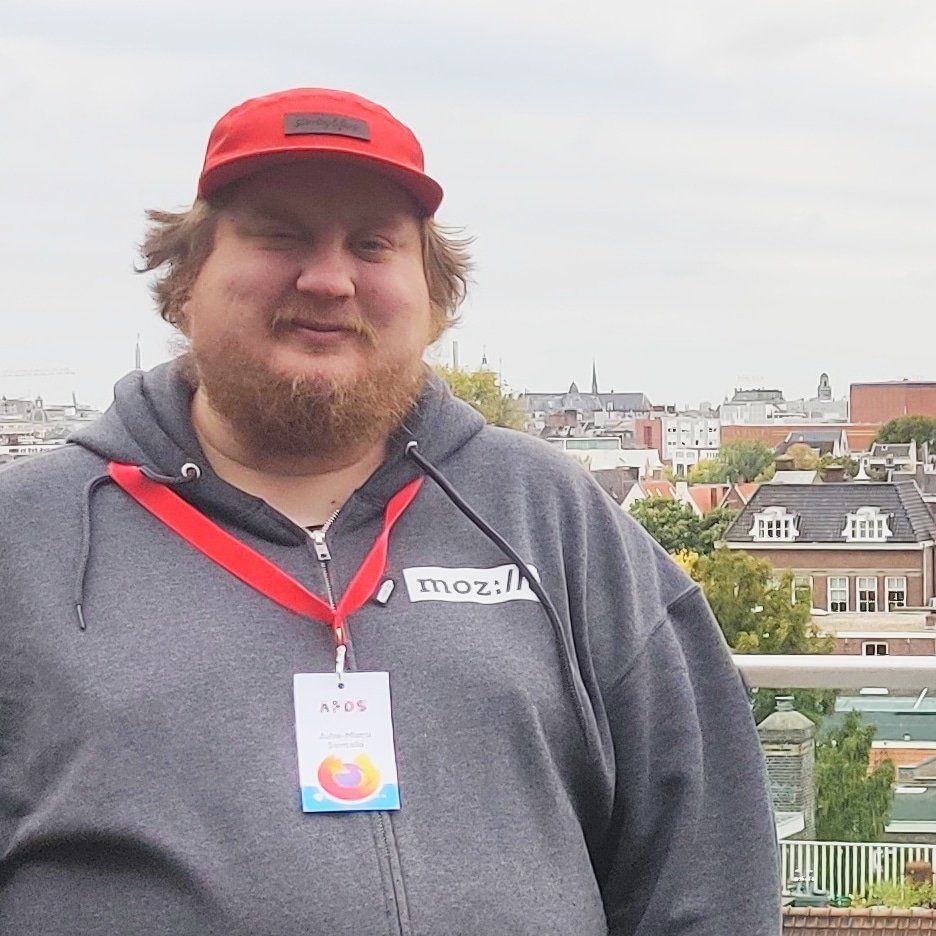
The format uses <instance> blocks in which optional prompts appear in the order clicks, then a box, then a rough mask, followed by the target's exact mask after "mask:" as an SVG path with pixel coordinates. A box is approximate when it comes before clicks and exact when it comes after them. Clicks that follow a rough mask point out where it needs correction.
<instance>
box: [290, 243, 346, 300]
mask: <svg viewBox="0 0 936 936" xmlns="http://www.w3.org/2000/svg"><path fill="white" fill-rule="evenodd" d="M296 289H297V290H298V291H299V292H302V293H306V294H308V295H311V296H319V297H322V298H325V299H347V298H350V297H351V296H353V295H354V275H353V269H352V263H351V258H350V257H349V256H348V254H347V252H346V251H345V250H344V249H343V246H342V245H341V244H340V243H337V242H336V243H320V244H317V245H316V247H315V248H314V249H313V250H310V251H308V252H307V253H306V254H305V255H304V256H303V257H302V265H301V268H300V270H299V276H298V277H297V279H296Z"/></svg>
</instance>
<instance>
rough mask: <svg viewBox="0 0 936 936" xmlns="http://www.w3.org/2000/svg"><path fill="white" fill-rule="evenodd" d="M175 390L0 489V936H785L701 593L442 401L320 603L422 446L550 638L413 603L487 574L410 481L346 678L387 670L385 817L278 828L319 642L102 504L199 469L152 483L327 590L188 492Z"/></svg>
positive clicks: (344, 548)
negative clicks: (509, 554) (108, 470)
mask: <svg viewBox="0 0 936 936" xmlns="http://www.w3.org/2000/svg"><path fill="white" fill-rule="evenodd" d="M189 397H190V391H189V389H188V387H187V386H186V384H185V383H184V381H183V380H182V379H181V377H180V376H179V375H178V373H177V371H176V368H175V367H174V366H172V365H164V366H162V367H159V368H156V369H155V370H154V371H151V372H149V373H145V374H144V373H133V374H130V375H129V376H127V377H126V378H124V379H123V380H122V381H121V382H120V383H119V384H118V385H117V388H116V399H115V402H114V404H113V406H112V407H111V408H110V409H109V410H108V412H107V413H106V414H105V416H104V417H103V418H102V419H101V420H99V421H98V422H97V423H96V424H95V425H93V426H92V427H90V428H89V429H86V430H83V431H82V432H80V433H79V434H77V435H76V436H75V437H74V438H73V439H72V444H69V445H67V446H65V447H63V449H62V450H60V451H57V452H55V453H53V454H49V455H45V456H42V457H40V458H36V459H34V460H31V461H28V462H25V463H20V464H16V465H14V466H12V467H10V468H8V469H6V470H4V471H3V472H0V932H2V933H4V934H7V933H9V934H16V936H32V934H35V936H39V934H42V936H58V934H66V933H67V934H82V936H118V934H119V936H132V934H144V933H146V934H153V933H157V934H167V936H188V934H192V936H195V934H199V936H201V934H224V936H241V934H244V936H246V934H253V936H274V934H275V936H299V934H302V936H308V934H322V936H326V934H327V936H344V934H366V936H381V934H387V936H391V934H420V936H442V934H445V936H453V934H465V936H476V934H495V933H496V934H518V936H526V934H529V936H533V934H536V936H547V934H557V936H558V934H563V936H572V934H576V936H598V934H605V933H613V934H629V936H725V934H732V936H775V934H777V933H779V929H780V928H779V910H778V902H779V897H778V874H777V868H776V855H775V839H774V831H773V820H772V814H771V809H770V804H769V800H768V797H767V794H766V784H765V777H764V772H763V766H762V760H761V754H760V749H759V747H758V743H757V738H756V734H755V731H754V726H753V723H752V719H751V714H750V709H749V706H748V704H747V701H746V697H745V693H744V690H743V687H742V685H741V683H740V680H739V678H738V675H737V673H736V671H735V669H734V667H733V666H732V665H731V661H730V658H729V656H728V653H727V650H726V647H725V644H724V641H723V639H722V637H721V634H720V632H719V630H718V628H717V626H716V624H715V623H714V621H713V619H712V616H711V614H710V612H709V610H708V608H707V607H706V604H705V602H704V600H703V598H702V597H701V595H700V593H699V590H698V589H697V587H696V586H695V585H694V584H693V583H692V582H690V581H689V580H688V579H687V578H686V577H685V576H684V575H683V574H682V573H681V572H680V571H679V569H678V568H677V567H676V566H675V565H674V564H673V563H672V562H671V561H670V560H669V559H668V557H667V556H666V555H665V554H664V553H663V552H662V551H661V550H660V549H659V548H658V547H657V546H656V545H655V544H654V543H653V542H652V541H651V540H650V539H649V538H648V537H647V536H646V535H645V534H644V533H643V532H642V530H640V528H639V527H638V526H637V525H636V524H634V523H633V522H632V521H631V520H630V518H629V517H627V516H626V515H625V514H624V512H623V511H621V509H620V508H619V507H617V506H616V505H615V504H614V503H613V502H612V501H611V500H610V499H608V498H607V497H606V496H605V495H604V494H603V493H602V492H601V491H600V490H599V489H598V488H597V486H596V485H595V484H593V483H592V481H591V480H590V478H589V477H588V476H587V474H586V472H584V471H582V470H581V469H580V468H579V467H577V466H576V465H575V464H574V463H572V462H571V460H569V459H568V458H567V457H566V456H565V455H563V454H562V453H559V452H555V451H553V450H552V449H550V448H549V447H548V446H547V445H544V444H543V443H541V442H539V441H537V440H534V439H530V438H528V437H526V436H523V435H521V434H519V433H514V432H510V431H506V430H499V429H495V428H490V427H486V426H484V425H483V421H482V420H481V418H480V417H479V416H478V415H477V414H476V413H475V412H474V411H473V410H472V409H470V408H469V407H467V406H466V405H464V404H462V403H461V402H459V401H457V400H454V399H452V397H451V396H450V395H449V394H448V392H447V391H446V390H445V389H444V387H443V386H442V385H440V384H439V383H438V382H436V381H435V380H434V379H431V380H430V381H429V382H428V383H427V386H426V389H425V392H424V394H423V396H422V398H421V400H420V402H419V404H418V406H417V407H416V408H415V410H414V412H413V413H412V414H411V416H410V418H409V419H408V420H407V423H406V427H405V428H404V429H403V430H401V431H400V432H399V433H398V434H397V436H395V437H394V439H393V443H392V445H391V453H390V456H389V457H388V459H387V461H386V463H385V464H384V465H383V466H382V467H381V468H380V469H379V470H378V471H377V472H376V473H375V474H374V475H373V476H372V477H371V478H370V480H369V481H368V482H367V483H366V484H365V485H364V486H363V487H362V488H361V489H360V490H359V491H358V492H357V493H356V494H355V495H354V496H353V497H352V498H351V499H350V501H349V502H348V503H347V504H346V505H345V507H344V508H343V509H342V511H341V513H340V515H339V517H338V519H337V520H336V522H335V523H334V525H333V527H332V528H331V529H330V531H329V534H328V540H329V547H330V551H331V554H332V557H333V558H332V562H331V572H332V576H333V579H334V580H335V585H336V588H337V590H338V591H339V593H340V592H341V591H342V590H343V589H344V587H345V586H346V584H347V582H348V580H349V577H350V576H351V575H352V574H353V572H354V571H355V570H356V569H357V567H358V565H359V564H360V562H361V560H362V558H363V556H364V554H365V553H366V551H367V550H368V549H369V547H370V546H371V544H372V543H373V540H374V538H375V536H376V534H377V532H378V530H379V529H380V523H381V518H382V511H383V507H384V505H385V503H386V501H387V499H388V497H389V496H390V495H392V494H393V493H394V492H396V491H397V490H399V489H400V488H401V487H402V486H403V485H404V484H405V483H406V482H407V481H409V480H410V479H412V478H414V477H416V476H417V475H418V474H419V473H420V469H419V468H418V467H417V466H416V465H415V464H413V462H412V461H411V460H409V459H407V458H406V457H405V455H404V446H405V443H406V442H407V441H410V440H412V439H415V440H417V441H418V443H419V449H420V451H421V452H422V453H423V455H425V456H426V457H427V458H428V459H429V460H430V461H432V462H433V463H435V464H436V465H437V466H438V467H439V468H440V469H441V471H442V472H443V473H444V474H445V475H446V476H447V477H448V479H449V480H450V481H451V482H452V483H453V484H454V485H455V487H456V488H457V489H458V490H459V492H460V493H461V494H462V495H463V496H464V498H465V499H466V500H467V501H468V502H469V503H470V504H471V505H473V507H474V508H475V509H476V510H477V511H478V512H479V513H480V514H481V516H482V517H483V518H484V519H485V520H486V521H487V522H488V523H490V524H491V525H492V526H494V527H495V528H496V529H497V530H498V531H499V532H500V533H501V534H502V535H503V536H504V537H506V539H507V540H508V541H509V542H510V543H511V544H512V545H513V546H514V547H515V548H516V549H518V550H519V552H520V554H521V555H522V556H523V557H524V558H525V559H526V560H527V561H528V562H529V563H531V564H532V565H534V566H535V567H536V569H537V570H538V573H539V576H540V579H541V581H542V584H543V586H544V588H545V590H546V591H547V593H548V594H549V596H550V597H551V599H552V601H553V602H554V603H555V605H556V608H557V609H558V612H559V616H560V620H561V627H562V628H563V631H564V634H563V635H562V639H559V635H557V634H556V633H555V631H554V629H553V627H552V626H551V624H550V621H549V618H548V617H547V615H546V614H545V613H544V607H543V606H542V605H541V604H540V603H539V602H537V601H530V600H504V601H501V602H498V603H491V604H485V603H481V602H480V601H478V595H477V594H476V593H472V594H468V595H464V596H462V595H459V596H458V599H457V600H453V599H452V596H451V595H450V594H449V595H446V594H445V592H446V586H445V584H444V582H442V583H441V584H440V583H439V582H432V581H428V584H427V581H423V583H422V585H421V586H420V585H419V584H415V585H413V586H412V587H414V588H415V589H416V592H415V593H414V592H413V591H412V590H411V587H410V586H408V585H407V582H406V577H405V576H404V570H406V569H413V568H417V567H426V566H435V567H441V568H443V569H448V568H452V569H469V570H472V569H474V570H485V569H490V568H493V567H496V566H502V565H504V564H506V563H509V560H508V559H506V558H505V557H504V555H503V553H501V552H500V550H499V549H498V548H497V547H496V546H495V545H494V543H493V542H492V541H491V540H490V539H489V538H488V537H486V536H485V535H483V534H482V533H481V532H480V531H479V530H478V529H477V528H475V527H474V526H473V525H472V524H471V523H469V521H468V520H467V519H465V517H464V516H463V515H462V514H461V513H459V512H458V511H457V510H456V509H455V507H454V506H453V505H452V504H451V503H450V501H449V500H448V499H447V498H446V497H445V496H444V495H443V493H442V492H441V490H440V489H439V487H438V486H437V485H436V484H434V483H433V482H432V481H431V480H429V479H427V480H426V481H425V483H424V484H423V486H422V489H421V490H420V492H419V494H418V496H417V498H416V500H415V501H414V503H413V505H412V506H411V507H410V508H409V510H407V512H406V513H405V514H404V515H403V517H402V518H401V519H400V521H399V522H398V524H397V526H396V527H395V528H394V530H393V534H392V537H391V542H390V553H389V562H388V568H387V578H392V579H393V580H394V582H395V585H396V587H395V589H394V591H393V593H392V595H391V597H390V600H389V601H388V602H387V604H386V605H385V606H382V605H380V604H378V603H376V602H371V603H368V604H367V605H365V606H364V607H363V608H362V609H361V610H360V611H359V612H358V613H357V614H355V615H354V616H353V617H352V618H351V619H350V622H349V629H350V641H351V656H350V664H351V666H352V668H355V669H360V670H385V671H389V673H390V681H391V690H392V696H393V708H394V712H393V715H394V728H395V736H396V747H397V761H398V769H399V780H400V789H401V795H402V799H403V808H402V809H401V810H400V811H399V812H394V813H380V812H370V813H368V812H355V813H343V814H305V813H303V812H301V810H300V808H299V797H298V786H299V782H298V772H297V762H296V746H295V735H294V724H293V708H292V677H293V674H295V673H303V672H309V673H311V672H328V671H329V670H331V669H333V667H334V650H333V642H332V638H331V636H330V634H329V633H328V631H327V629H326V628H325V627H323V626H322V625H321V624H318V623H316V622H314V621H310V620H307V619H305V618H302V617H299V616H298V615H295V614H292V613H290V612H288V611H286V610H283V609H282V608H280V607H279V606H277V605H275V604H274V603H272V602H271V601H270V600H269V599H267V598H266V597H264V596H262V595H260V594H259V593H257V592H255V591H253V590H251V589H250V588H249V587H247V586H246V585H244V584H243V583H241V582H240V581H238V580H236V579H234V578H233V577H232V576H231V575H229V574H228V573H227V572H225V571H223V570H222V569H220V568H219V567H218V566H216V565H214V564H213V563H212V562H211V561H210V560H208V559H207V558H205V557H204V556H202V555H201V554H199V553H197V552H196V551H195V550H194V549H193V548H192V547H191V546H190V545H188V544H187V543H186V542H184V541H183V540H182V539H180V538H179V537H178V536H177V535H176V534H174V533H172V532H171V531H170V530H169V529H168V528H167V527H165V526H164V525H163V524H162V523H161V522H160V521H159V520H158V519H156V518H155V517H153V516H151V515H150V514H148V513H146V512H145V511H144V510H143V509H142V508H141V507H140V506H138V505H137V504H136V503H135V502H134V501H132V500H131V499H130V498H129V497H128V496H127V495H126V494H125V493H124V492H123V491H121V490H120V489H118V488H117V487H115V486H114V485H113V484H112V483H110V482H108V481H106V480H103V481H102V480H101V479H102V478H103V476H104V473H105V466H106V462H107V461H108V460H116V461H123V462H132V463H134V464H139V465H145V466H148V467H149V468H150V469H152V470H153V471H155V472H158V473H160V474H162V475H166V476H172V477H178V476H179V474H180V468H181V466H182V465H183V464H184V463H186V462H194V463H196V464H198V465H200V466H201V468H202V475H201V477H200V478H199V479H198V480H194V481H190V482H188V483H184V484H179V485H177V487H176V489H177V491H178V492H179V493H180V494H181V495H182V496H183V497H185V498H186V499H187V500H189V501H190V502H191V503H192V504H194V505H196V506H197V507H198V508H199V509H200V510H201V511H203V512H204V513H205V514H207V515H209V516H210V517H212V518H213V519H214V520H215V521H216V522H218V523H220V524H221V525H222V526H224V527H225V528H226V529H228V530H229V531H230V532H233V533H234V534H235V535H236V536H237V537H238V538H239V539H241V540H242V541H243V542H245V543H247V544H248V545H249V546H251V547H252V548H254V549H255V550H257V551H258V552H260V553H262V554H264V555H265V556H267V557H268V558H269V559H271V560H272V561H273V562H275V563H276V564H277V565H279V566H280V567H281V568H283V569H284V570H285V571H287V572H288V573H290V574H291V575H293V576H294V577H295V578H297V579H299V580H300V581H302V582H303V583H304V584H305V585H306V586H307V587H308V588H310V589H311V590H313V591H315V592H316V593H318V594H323V577H322V572H321V569H320V567H319V564H318V562H317V561H316V560H315V556H314V554H313V551H312V549H311V544H310V542H309V538H308V536H307V535H306V533H305V532H304V531H303V530H301V529H299V528H298V527H296V526H294V525H293V524H292V523H291V522H290V521H289V520H287V519H286V518H285V517H283V516H281V515H280V514H278V513H277V512H276V511H274V510H273V509H272V508H270V507H269V506H268V505H266V504H265V503H263V502H262V501H260V500H258V499H256V498H254V497H251V496H248V495H246V494H245V493H243V492H241V491H239V490H237V489H235V488H233V487H231V486H230V485H228V484H226V483H225V482H223V481H221V480H220V479H219V478H218V477H217V476H216V475H214V474H213V472H212V471H211V469H210V467H209V466H208V464H207V462H206V460H205V458H204V455H203V454H202V452H201V450H200V448H199V445H198V442H197V440H196V438H195V436H194V433H193V431H192V428H191V424H190V422H189V415H188V410H189ZM440 574H441V576H442V579H445V573H444V572H443V573H440ZM440 581H441V580H440ZM420 588H421V589H422V590H424V591H425V590H429V589H431V590H432V591H433V595H432V597H430V598H429V599H428V600H425V599H426V595H424V594H423V595H420V594H418V592H419V590H420ZM435 592H438V600H436V596H435V594H434V593H435ZM414 597H416V598H421V599H423V600H413V598H414ZM78 605H80V608H81V612H82V614H81V619H80V620H79V615H78V613H77V610H76V606H78Z"/></svg>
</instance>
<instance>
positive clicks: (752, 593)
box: [690, 549, 835, 722]
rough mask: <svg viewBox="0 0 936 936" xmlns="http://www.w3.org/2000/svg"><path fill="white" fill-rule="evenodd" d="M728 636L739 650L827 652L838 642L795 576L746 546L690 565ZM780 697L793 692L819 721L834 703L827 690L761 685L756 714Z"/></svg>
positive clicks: (766, 711)
mask: <svg viewBox="0 0 936 936" xmlns="http://www.w3.org/2000/svg"><path fill="white" fill-rule="evenodd" d="M690 574H691V575H692V577H693V578H694V579H695V580H696V581H697V582H699V584H700V585H701V586H702V590H703V591H704V592H705V597H706V598H707V599H708V603H709V605H710V606H711V608H712V613H713V614H714V615H715V619H716V620H717V621H718V623H719V625H720V627H721V629H722V632H723V633H724V635H725V640H727V641H728V645H729V646H730V647H731V649H732V650H733V651H734V652H735V653H829V652H831V651H832V649H833V646H834V640H832V639H831V638H829V637H821V636H820V635H819V631H818V628H817V627H816V625H815V624H814V623H813V620H812V614H811V608H810V605H811V602H810V600H809V596H808V594H805V593H803V592H799V591H797V593H796V594H794V588H793V574H792V573H791V572H784V573H782V574H780V575H779V576H778V574H777V572H776V570H774V569H773V567H772V566H771V565H770V563H768V562H766V561H765V560H763V559H756V558H755V557H753V556H751V555H749V554H748V553H746V552H743V551H742V550H735V549H716V550H715V551H714V552H712V553H711V554H710V555H709V556H701V557H700V558H699V559H698V560H697V561H695V562H694V563H693V564H692V568H691V571H690ZM778 695H792V696H793V699H794V705H795V706H796V708H797V710H798V711H800V712H802V713H803V714H804V715H806V716H808V717H809V718H813V719H814V720H816V721H818V720H820V719H821V718H822V717H823V716H825V715H828V714H829V713H830V712H831V711H832V710H833V708H834V705H835V693H834V692H827V691H820V692H816V691H810V690H792V689H777V690H766V689H758V690H757V691H756V692H755V693H754V697H753V703H754V717H755V719H756V720H757V721H758V722H759V721H761V720H763V719H764V718H766V717H767V716H768V715H769V714H770V713H771V712H772V711H773V710H774V708H775V699H776V697H777V696H778Z"/></svg>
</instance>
